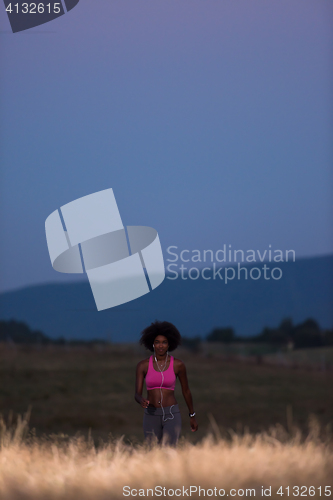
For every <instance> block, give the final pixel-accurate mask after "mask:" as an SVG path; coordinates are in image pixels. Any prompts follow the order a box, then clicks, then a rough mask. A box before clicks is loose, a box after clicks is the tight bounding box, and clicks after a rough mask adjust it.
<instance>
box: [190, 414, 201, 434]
mask: <svg viewBox="0 0 333 500" xmlns="http://www.w3.org/2000/svg"><path fill="white" fill-rule="evenodd" d="M190 426H191V431H192V432H195V431H197V430H198V427H199V426H198V422H197V421H196V420H195V417H191V418H190Z"/></svg>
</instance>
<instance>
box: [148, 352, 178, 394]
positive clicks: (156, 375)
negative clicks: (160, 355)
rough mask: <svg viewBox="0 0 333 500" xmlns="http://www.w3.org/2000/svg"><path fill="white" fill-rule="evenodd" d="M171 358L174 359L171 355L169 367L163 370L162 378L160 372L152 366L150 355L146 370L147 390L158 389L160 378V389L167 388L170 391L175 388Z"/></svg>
mask: <svg viewBox="0 0 333 500" xmlns="http://www.w3.org/2000/svg"><path fill="white" fill-rule="evenodd" d="M173 359H174V358H173V356H170V364H169V368H168V369H167V370H165V371H164V372H162V373H163V378H162V373H161V372H158V371H156V370H155V368H154V365H153V356H150V358H149V366H148V371H147V375H146V386H147V390H148V391H151V390H152V389H159V388H160V387H161V384H162V380H163V385H162V387H161V388H162V389H169V390H170V391H174V390H175V386H176V375H175V372H174V369H173Z"/></svg>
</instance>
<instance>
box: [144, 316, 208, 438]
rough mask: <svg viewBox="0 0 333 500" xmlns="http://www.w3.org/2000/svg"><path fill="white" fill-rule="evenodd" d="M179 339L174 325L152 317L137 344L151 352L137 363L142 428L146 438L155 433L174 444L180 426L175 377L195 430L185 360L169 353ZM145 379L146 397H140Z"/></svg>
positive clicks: (157, 436)
mask: <svg viewBox="0 0 333 500" xmlns="http://www.w3.org/2000/svg"><path fill="white" fill-rule="evenodd" d="M180 343H181V336H180V333H179V331H178V330H177V328H176V327H175V326H174V325H173V324H172V323H168V322H167V321H162V322H161V321H155V323H152V324H151V325H150V326H148V327H147V328H145V329H144V330H143V331H142V333H141V339H140V344H141V345H144V346H145V347H146V348H147V349H149V350H150V351H151V352H153V355H152V356H150V358H147V359H144V360H143V361H140V362H139V363H138V365H137V367H136V387H135V401H137V402H138V403H139V404H140V405H141V406H142V407H143V408H144V409H145V411H144V416H143V431H144V435H145V438H146V439H147V440H148V439H150V438H153V437H154V436H155V437H156V438H157V441H158V443H162V444H169V445H171V446H175V445H176V444H177V441H178V438H179V435H180V430H181V416H180V411H179V407H178V404H177V401H176V399H175V396H174V389H175V385H176V377H178V378H179V381H180V384H181V386H182V392H183V396H184V399H185V401H186V404H187V406H188V409H189V417H190V426H191V429H192V432H195V431H197V430H198V424H197V421H196V419H195V412H194V409H193V401H192V395H191V391H190V388H189V386H188V381H187V375H186V368H185V365H184V363H183V362H182V361H181V360H180V359H177V358H174V357H173V356H171V355H170V354H169V353H170V352H171V351H174V350H175V349H176V347H177V346H178V345H179V344H180ZM144 379H146V387H147V399H145V398H143V397H142V390H143V381H144Z"/></svg>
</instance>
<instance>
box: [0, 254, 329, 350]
mask: <svg viewBox="0 0 333 500" xmlns="http://www.w3.org/2000/svg"><path fill="white" fill-rule="evenodd" d="M256 265H257V264H256ZM247 267H248V268H249V269H250V267H251V266H247ZM279 267H280V268H281V269H282V271H283V276H282V278H281V279H280V280H264V279H259V280H256V281H255V280H251V279H248V280H245V279H242V280H237V279H235V280H233V281H229V282H228V283H227V284H225V282H223V281H221V280H212V279H211V280H205V279H203V278H202V277H200V278H199V279H197V280H191V279H189V278H187V279H185V280H182V279H176V280H172V279H168V277H167V278H166V279H165V281H164V282H163V283H162V284H161V285H160V286H159V287H158V288H156V289H155V290H154V291H153V292H152V293H149V294H147V295H144V296H143V297H140V298H138V299H136V300H134V301H132V302H129V303H127V304H123V305H121V306H118V307H115V308H112V309H106V310H104V311H99V312H98V311H97V309H96V306H95V302H94V299H93V295H92V292H91V290H90V286H89V283H88V282H86V283H74V284H73V283H68V284H46V285H36V286H31V287H26V288H23V289H20V290H16V291H11V292H6V293H2V294H0V319H4V320H9V319H16V320H19V321H25V322H27V323H28V324H29V326H30V327H31V328H33V329H36V330H40V331H42V332H43V333H45V334H46V335H48V336H50V337H53V338H57V337H61V336H63V337H65V338H67V339H87V340H88V339H93V338H101V339H103V338H104V339H106V340H112V341H113V342H124V341H125V342H126V341H135V340H137V339H138V336H139V333H140V331H141V330H142V329H143V328H144V327H145V326H147V325H148V324H150V323H151V322H152V321H154V320H155V319H161V320H167V321H171V322H173V323H175V325H176V326H177V327H178V328H179V330H180V332H181V333H182V335H184V336H188V337H193V336H196V335H201V336H204V335H206V334H207V333H208V332H209V331H210V330H212V329H213V328H215V327H220V326H232V327H233V328H234V330H235V332H236V334H237V335H240V336H251V335H255V334H258V333H259V332H260V331H261V330H262V329H263V327H265V326H267V327H275V326H276V325H277V324H279V323H280V321H281V319H282V318H285V317H290V318H292V319H293V320H294V321H295V322H302V321H304V320H306V319H307V318H309V317H311V318H313V319H314V320H316V321H317V322H318V323H319V325H320V326H321V327H322V328H332V325H333V308H332V303H333V280H332V276H333V256H327V257H318V258H311V259H301V260H298V261H296V262H287V263H286V262H284V263H279Z"/></svg>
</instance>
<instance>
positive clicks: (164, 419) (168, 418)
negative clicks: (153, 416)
mask: <svg viewBox="0 0 333 500" xmlns="http://www.w3.org/2000/svg"><path fill="white" fill-rule="evenodd" d="M153 348H154V358H155V361H156V365H157V368H158V369H159V371H160V372H161V375H162V382H161V386H160V391H161V403H160V404H161V408H162V413H163V422H165V421H166V420H172V419H173V418H175V416H174V415H173V413H172V411H171V408H172V407H173V406H175V405H171V406H170V414H171V418H170V417H167V418H165V413H164V408H163V405H162V401H163V393H162V385H163V382H164V375H163V371H164V370H165V367H166V365H167V362H168V355H169V351H167V355H166V359H165V364H164V367H163V371H162V370H161V369H160V367H159V366H158V363H157V359H156V354H155V346H154V344H153Z"/></svg>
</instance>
